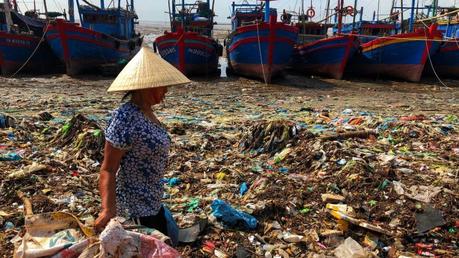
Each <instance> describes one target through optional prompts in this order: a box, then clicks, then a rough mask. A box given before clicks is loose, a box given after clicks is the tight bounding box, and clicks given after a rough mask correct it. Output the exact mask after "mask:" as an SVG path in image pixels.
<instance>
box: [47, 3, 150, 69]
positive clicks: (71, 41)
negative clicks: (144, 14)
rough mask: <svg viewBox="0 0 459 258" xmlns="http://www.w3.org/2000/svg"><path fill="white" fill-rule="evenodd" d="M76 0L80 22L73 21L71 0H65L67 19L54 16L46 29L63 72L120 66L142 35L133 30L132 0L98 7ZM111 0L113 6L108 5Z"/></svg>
mask: <svg viewBox="0 0 459 258" xmlns="http://www.w3.org/2000/svg"><path fill="white" fill-rule="evenodd" d="M82 1H83V2H84V3H86V5H80V1H79V0H76V4H77V7H78V11H79V18H80V23H81V26H80V25H79V24H77V23H75V22H74V16H73V5H74V2H73V0H69V10H70V11H69V13H70V21H65V20H63V19H56V20H55V21H54V22H53V23H52V24H51V25H50V27H49V29H48V31H47V33H46V39H47V41H48V43H49V45H50V46H51V49H52V50H53V52H54V53H55V54H56V56H58V57H59V59H60V60H61V61H62V62H64V63H65V66H66V70H67V74H70V75H75V74H79V73H81V72H83V71H90V70H92V69H94V68H100V67H102V66H122V65H124V64H126V63H127V62H128V61H129V60H130V59H131V58H132V57H133V56H134V55H135V54H136V53H137V52H138V51H139V49H140V47H141V45H142V40H143V38H142V37H141V36H140V34H138V33H136V31H135V24H136V23H137V21H136V20H137V15H136V13H135V11H134V1H133V0H130V3H128V2H127V3H126V6H127V8H126V9H123V8H121V6H120V5H121V1H118V4H119V5H118V6H117V7H116V6H114V1H112V2H111V4H110V5H109V6H107V7H105V6H104V0H101V1H100V7H99V6H95V5H93V4H91V3H89V2H87V1H86V0H82ZM112 4H113V6H111V5H112Z"/></svg>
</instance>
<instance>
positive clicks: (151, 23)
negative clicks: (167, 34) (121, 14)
mask: <svg viewBox="0 0 459 258" xmlns="http://www.w3.org/2000/svg"><path fill="white" fill-rule="evenodd" d="M169 24H170V23H169V21H151V20H139V25H143V26H169ZM216 25H217V26H231V23H217V24H216Z"/></svg>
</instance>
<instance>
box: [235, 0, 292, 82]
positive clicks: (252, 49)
mask: <svg viewBox="0 0 459 258" xmlns="http://www.w3.org/2000/svg"><path fill="white" fill-rule="evenodd" d="M263 9H264V11H263ZM231 19H232V21H231V22H232V32H231V34H230V35H229V36H228V37H227V38H226V52H227V57H228V67H229V69H230V71H231V72H234V73H236V74H240V75H243V76H247V77H254V78H258V79H261V80H263V81H264V82H266V83H269V82H270V81H271V79H272V78H273V77H275V76H277V75H279V74H280V73H281V72H282V71H283V70H284V68H285V67H286V66H287V65H288V64H289V62H290V59H291V56H292V52H293V47H294V45H295V43H296V41H297V38H298V28H296V27H295V26H291V25H289V24H284V23H282V22H277V11H276V9H271V8H270V0H266V1H264V3H262V4H250V3H247V2H243V3H241V4H236V3H234V2H233V3H232V16H231Z"/></svg>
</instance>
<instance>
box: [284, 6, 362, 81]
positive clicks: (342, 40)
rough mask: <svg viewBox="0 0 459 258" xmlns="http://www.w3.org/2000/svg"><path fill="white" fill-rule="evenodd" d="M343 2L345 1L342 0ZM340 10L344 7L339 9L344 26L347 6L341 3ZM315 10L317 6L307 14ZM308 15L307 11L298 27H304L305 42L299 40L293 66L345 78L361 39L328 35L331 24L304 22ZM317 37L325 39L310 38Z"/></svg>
mask: <svg viewBox="0 0 459 258" xmlns="http://www.w3.org/2000/svg"><path fill="white" fill-rule="evenodd" d="M339 4H341V2H340V1H339ZM338 9H340V10H342V11H341V12H337V14H338V16H339V17H338V21H339V24H338V26H339V27H341V21H342V15H343V14H344V12H347V11H346V10H347V9H345V8H344V6H343V7H340V6H338ZM311 10H314V9H312V7H311V8H310V9H309V10H308V12H307V13H315V12H313V11H311ZM304 15H305V14H302V15H300V19H299V20H302V21H303V22H302V24H301V23H299V24H297V27H298V28H300V38H301V41H302V42H299V44H298V45H297V46H295V50H294V52H293V58H292V68H293V69H295V70H296V71H299V72H302V73H306V74H313V75H323V76H327V77H331V78H334V79H341V78H342V77H343V74H344V70H345V68H346V65H347V63H348V60H349V58H350V57H352V56H353V55H354V54H355V53H356V51H357V49H358V47H359V40H358V39H357V37H356V36H353V35H337V36H332V37H329V38H326V36H327V29H328V28H329V27H330V26H328V25H327V24H319V23H313V22H308V23H305V22H304V21H305V20H306V19H305V18H304ZM308 18H312V17H308ZM314 28H316V29H314ZM314 34H319V35H314ZM317 36H322V37H325V38H321V39H316V40H312V41H309V40H307V39H308V38H312V39H315V38H317Z"/></svg>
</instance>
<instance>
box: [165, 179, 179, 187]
mask: <svg viewBox="0 0 459 258" xmlns="http://www.w3.org/2000/svg"><path fill="white" fill-rule="evenodd" d="M180 183H182V180H181V179H180V178H178V177H173V178H171V179H169V182H168V183H167V184H168V185H169V186H176V185H179V184H180Z"/></svg>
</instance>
